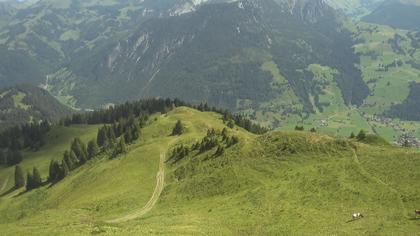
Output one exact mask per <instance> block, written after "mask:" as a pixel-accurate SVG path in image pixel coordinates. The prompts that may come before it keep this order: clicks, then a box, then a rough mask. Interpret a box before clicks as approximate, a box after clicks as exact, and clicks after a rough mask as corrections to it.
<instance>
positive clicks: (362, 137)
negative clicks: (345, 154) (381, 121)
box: [357, 130, 366, 141]
mask: <svg viewBox="0 0 420 236" xmlns="http://www.w3.org/2000/svg"><path fill="white" fill-rule="evenodd" d="M365 139H366V132H365V131H364V130H360V132H359V134H357V140H359V141H362V140H365Z"/></svg>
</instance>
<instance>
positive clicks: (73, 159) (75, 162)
mask: <svg viewBox="0 0 420 236" xmlns="http://www.w3.org/2000/svg"><path fill="white" fill-rule="evenodd" d="M70 160H71V162H72V163H73V166H72V170H74V169H75V168H76V167H77V166H79V162H80V161H79V159H77V156H76V154H75V153H74V152H73V151H70Z"/></svg>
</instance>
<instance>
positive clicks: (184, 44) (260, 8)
mask: <svg viewBox="0 0 420 236" xmlns="http://www.w3.org/2000/svg"><path fill="white" fill-rule="evenodd" d="M332 39H334V40H332ZM351 45H352V41H351V37H350V35H349V34H348V33H347V32H346V31H345V30H344V29H342V28H340V23H339V22H338V21H337V20H336V18H335V16H334V13H333V11H332V10H331V9H330V8H329V7H328V6H327V5H325V4H323V3H322V1H315V2H314V1H297V2H290V3H287V4H286V3H285V2H284V1H280V3H275V2H274V1H239V2H235V3H221V4H208V5H203V6H202V7H200V8H199V9H198V10H196V11H194V12H192V13H190V14H184V15H181V16H177V17H171V18H162V19H152V20H149V21H147V22H145V23H144V24H143V25H142V26H141V27H140V28H139V29H138V30H137V31H136V32H135V33H133V34H130V35H129V36H128V37H127V38H126V39H124V40H120V41H119V42H118V43H115V44H109V45H107V46H106V47H104V48H102V49H100V50H97V51H95V53H91V54H88V55H86V54H85V55H83V56H81V57H79V58H78V59H77V61H73V62H72V63H71V65H72V66H71V67H69V68H67V70H61V71H59V72H57V73H55V74H54V75H52V76H51V77H50V80H49V84H50V85H51V87H52V91H55V90H60V89H61V88H65V87H68V86H67V85H66V81H68V80H71V81H74V83H75V84H76V86H75V87H74V88H73V89H72V90H71V91H69V94H70V95H72V96H74V97H75V98H76V99H77V100H78V101H79V104H80V105H81V106H94V105H96V104H104V103H108V102H111V101H115V100H126V99H134V98H138V97H154V96H165V97H166V96H168V97H180V98H182V99H184V100H187V101H192V102H195V103H196V102H202V101H207V102H209V103H210V104H213V105H218V106H223V107H229V108H232V109H238V110H246V109H250V108H255V109H256V110H258V109H260V108H259V106H260V105H261V104H262V103H263V102H270V101H273V100H281V99H280V98H281V97H282V96H285V94H286V93H287V94H290V93H292V94H293V97H292V98H291V99H289V101H284V102H285V103H287V104H286V105H285V104H283V105H280V106H279V107H278V110H279V111H280V113H281V112H287V111H286V110H287V109H291V110H292V111H291V112H296V113H299V112H301V111H307V112H311V111H313V110H314V109H315V108H314V106H315V105H314V104H313V102H311V98H310V96H314V97H316V95H317V94H318V91H317V90H316V89H315V87H316V83H315V82H314V81H313V76H312V75H311V74H310V73H308V72H307V67H308V66H309V65H310V64H314V63H317V64H322V65H326V66H329V67H331V68H334V69H336V70H337V71H338V72H339V73H337V76H336V77H335V78H334V80H335V81H336V82H337V83H338V85H339V88H340V89H341V93H342V97H343V99H344V101H345V103H346V104H355V105H359V104H361V103H362V101H363V99H364V97H366V96H367V94H368V90H367V87H366V85H365V84H364V83H363V81H362V79H361V75H360V72H359V71H358V69H357V68H356V67H355V66H354V64H358V61H357V57H355V55H354V54H353V52H352V48H351ZM80 58H82V59H80ZM97 58H101V60H100V61H99V62H97V61H95V59H97ZM264 63H266V64H265V65H268V64H270V65H272V67H271V68H265V67H264V66H263V65H264ZM276 71H278V72H277V73H276ZM76 81H77V82H76ZM117 84H118V86H116V85H117ZM87 88H89V89H87ZM111 90H112V93H111V92H110V91H111ZM185 91H188V93H185ZM92 94H94V96H92ZM315 100H316V99H315ZM292 104H294V105H292ZM299 105H300V107H299Z"/></svg>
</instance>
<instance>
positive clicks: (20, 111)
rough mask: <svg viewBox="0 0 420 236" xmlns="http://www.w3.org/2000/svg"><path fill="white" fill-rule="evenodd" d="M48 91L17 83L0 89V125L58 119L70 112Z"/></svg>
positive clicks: (70, 111)
mask: <svg viewBox="0 0 420 236" xmlns="http://www.w3.org/2000/svg"><path fill="white" fill-rule="evenodd" d="M72 112H73V111H72V109H70V108H69V107H67V106H65V105H63V104H61V103H60V102H58V101H57V100H56V99H55V98H54V97H53V96H52V95H50V94H49V92H48V91H45V90H43V89H41V88H37V87H34V86H31V85H19V86H14V87H10V88H6V89H3V90H1V91H0V125H1V126H2V127H4V126H11V125H18V124H25V123H28V122H39V121H50V122H54V121H58V120H59V119H60V118H63V117H66V116H68V115H70V114H71V113H72Z"/></svg>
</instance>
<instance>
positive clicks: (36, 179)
mask: <svg viewBox="0 0 420 236" xmlns="http://www.w3.org/2000/svg"><path fill="white" fill-rule="evenodd" d="M32 176H33V187H34V188H39V187H40V186H41V185H42V178H41V174H40V173H39V170H38V169H37V168H36V167H34V169H33V172H32Z"/></svg>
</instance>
